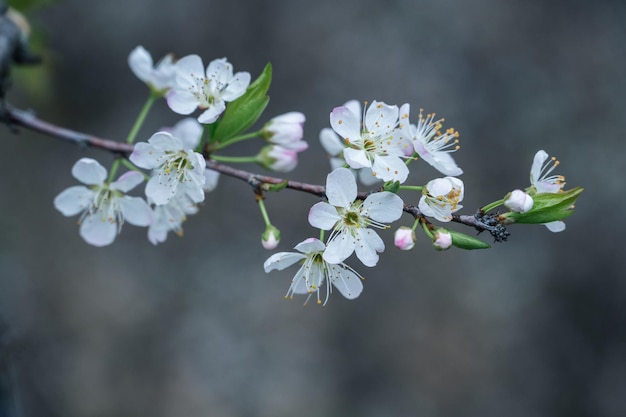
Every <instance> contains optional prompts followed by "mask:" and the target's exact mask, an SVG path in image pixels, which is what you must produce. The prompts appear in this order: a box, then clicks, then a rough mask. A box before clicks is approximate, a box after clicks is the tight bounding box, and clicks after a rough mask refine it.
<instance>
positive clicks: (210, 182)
mask: <svg viewBox="0 0 626 417" xmlns="http://www.w3.org/2000/svg"><path fill="white" fill-rule="evenodd" d="M219 179H220V173H219V172H217V171H213V170H212V169H205V170H204V187H203V188H204V192H207V193H208V192H210V191H213V190H215V188H216V187H217V182H218V180H219Z"/></svg>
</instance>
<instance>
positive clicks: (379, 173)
mask: <svg viewBox="0 0 626 417" xmlns="http://www.w3.org/2000/svg"><path fill="white" fill-rule="evenodd" d="M372 172H373V174H374V176H376V177H378V178H381V179H382V180H383V181H400V183H403V182H404V181H406V179H407V177H408V176H409V168H408V167H407V166H406V164H405V163H404V162H402V159H400V158H398V157H397V156H380V155H375V156H374V163H373V164H372Z"/></svg>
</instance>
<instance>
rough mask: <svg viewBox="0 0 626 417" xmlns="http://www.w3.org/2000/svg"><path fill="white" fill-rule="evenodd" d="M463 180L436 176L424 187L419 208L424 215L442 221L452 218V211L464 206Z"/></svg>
mask: <svg viewBox="0 0 626 417" xmlns="http://www.w3.org/2000/svg"><path fill="white" fill-rule="evenodd" d="M463 192H464V190H463V181H461V180H460V179H458V178H454V177H444V178H436V179H434V180H432V181H429V182H428V184H426V185H425V186H424V188H423V189H422V197H421V198H420V201H419V204H418V208H419V209H420V211H421V212H422V214H423V215H424V216H428V217H434V218H436V219H437V220H439V221H442V222H449V221H450V220H452V213H454V212H455V211H457V210H460V209H461V208H463V206H462V205H460V204H459V202H460V201H462V200H463Z"/></svg>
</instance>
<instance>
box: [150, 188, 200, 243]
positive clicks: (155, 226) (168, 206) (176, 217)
mask: <svg viewBox="0 0 626 417" xmlns="http://www.w3.org/2000/svg"><path fill="white" fill-rule="evenodd" d="M197 212H198V207H197V206H196V204H195V203H194V202H193V201H192V200H191V198H190V197H189V195H187V193H185V192H184V190H182V189H179V190H178V192H176V194H175V195H174V197H172V198H171V199H170V200H169V201H168V202H167V203H165V204H162V205H155V206H154V208H153V217H152V224H150V227H149V228H148V240H149V241H150V242H151V243H152V244H153V245H157V244H159V243H162V242H165V240H166V239H167V234H168V233H169V232H174V233H176V234H177V235H178V236H180V237H182V236H183V226H182V225H183V222H185V221H186V220H187V216H188V215H191V214H196V213H197Z"/></svg>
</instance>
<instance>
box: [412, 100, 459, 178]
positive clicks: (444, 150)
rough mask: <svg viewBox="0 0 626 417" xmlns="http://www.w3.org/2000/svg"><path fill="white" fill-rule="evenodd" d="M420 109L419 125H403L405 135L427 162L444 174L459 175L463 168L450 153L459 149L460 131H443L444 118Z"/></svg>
mask: <svg viewBox="0 0 626 417" xmlns="http://www.w3.org/2000/svg"><path fill="white" fill-rule="evenodd" d="M422 113H423V110H420V114H419V119H418V122H417V125H413V124H409V123H406V124H404V125H403V129H404V133H405V135H406V136H407V137H408V138H409V139H410V140H411V142H412V144H413V149H414V150H415V152H416V153H417V154H418V155H419V156H420V157H421V158H422V159H423V160H424V161H426V162H427V163H429V164H430V165H431V166H432V167H434V168H435V169H436V170H438V171H439V172H441V173H442V174H444V175H452V176H457V175H461V174H462V173H463V170H462V169H461V168H459V167H458V166H457V165H456V162H454V159H453V158H452V156H451V155H450V153H451V152H455V151H457V150H458V149H459V139H458V137H459V132H457V131H455V130H454V129H447V130H446V131H445V132H442V131H441V128H442V126H443V125H442V123H443V121H444V119H439V120H434V119H435V113H430V114H427V115H426V117H424V115H423V114H422Z"/></svg>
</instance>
